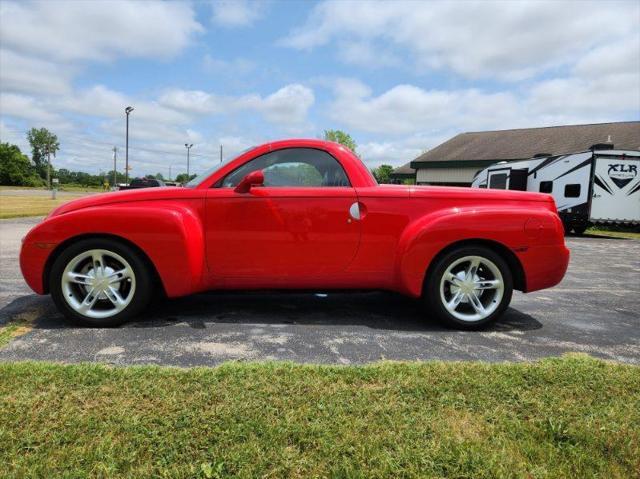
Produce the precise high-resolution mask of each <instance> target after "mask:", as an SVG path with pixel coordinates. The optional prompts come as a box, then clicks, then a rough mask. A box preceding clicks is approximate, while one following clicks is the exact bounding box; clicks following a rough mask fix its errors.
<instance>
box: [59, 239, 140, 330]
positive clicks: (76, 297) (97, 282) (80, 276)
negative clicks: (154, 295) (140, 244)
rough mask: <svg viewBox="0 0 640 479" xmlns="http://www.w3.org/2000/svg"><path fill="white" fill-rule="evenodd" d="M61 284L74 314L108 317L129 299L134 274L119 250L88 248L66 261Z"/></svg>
mask: <svg viewBox="0 0 640 479" xmlns="http://www.w3.org/2000/svg"><path fill="white" fill-rule="evenodd" d="M61 287H62V288H61V289H62V295H63V296H64V299H65V300H66V302H67V304H69V306H71V308H73V310H74V311H76V312H77V313H78V314H81V315H82V316H86V317H88V318H94V319H103V318H110V317H112V316H115V315H116V314H118V313H119V312H121V311H123V310H124V309H125V308H126V307H127V306H128V305H129V303H131V301H132V299H133V296H134V294H135V292H136V276H135V273H134V271H133V268H132V267H131V265H130V264H129V263H128V262H127V260H125V259H124V258H123V257H122V256H120V255H119V254H116V253H114V252H112V251H108V250H105V249H91V250H87V251H84V252H83V253H80V254H79V255H77V256H76V257H75V258H73V259H72V260H71V261H69V263H68V264H67V266H66V268H65V269H64V271H63V273H62V278H61Z"/></svg>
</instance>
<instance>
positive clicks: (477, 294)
mask: <svg viewBox="0 0 640 479" xmlns="http://www.w3.org/2000/svg"><path fill="white" fill-rule="evenodd" d="M504 288H505V286H504V279H503V277H502V273H500V269H499V268H498V267H497V266H496V265H495V264H494V263H493V262H492V261H490V260H488V259H487V258H483V257H482V256H465V257H463V258H459V259H457V260H455V261H454V262H453V263H451V264H450V265H449V266H448V267H447V268H446V269H445V272H444V274H443V275H442V278H441V280H440V300H441V301H442V304H443V306H444V307H445V309H446V310H447V311H448V312H449V313H450V314H451V315H452V316H453V317H455V318H456V319H459V320H460V321H466V322H475V321H481V320H483V319H485V318H487V317H488V316H490V315H491V314H492V313H493V312H495V310H496V309H497V308H498V306H499V305H500V301H501V300H502V297H503V295H504Z"/></svg>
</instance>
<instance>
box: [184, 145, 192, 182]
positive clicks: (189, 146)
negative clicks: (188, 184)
mask: <svg viewBox="0 0 640 479" xmlns="http://www.w3.org/2000/svg"><path fill="white" fill-rule="evenodd" d="M192 146H193V143H191V144H188V143H185V144H184V147H185V148H186V149H187V181H189V152H190V151H191V147H192Z"/></svg>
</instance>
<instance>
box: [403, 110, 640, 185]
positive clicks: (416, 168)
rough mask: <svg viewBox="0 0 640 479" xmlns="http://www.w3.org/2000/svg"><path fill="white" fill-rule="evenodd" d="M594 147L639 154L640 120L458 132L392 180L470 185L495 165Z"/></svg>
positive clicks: (424, 154)
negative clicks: (609, 145)
mask: <svg viewBox="0 0 640 479" xmlns="http://www.w3.org/2000/svg"><path fill="white" fill-rule="evenodd" d="M598 143H613V144H614V146H615V148H616V149H624V150H640V121H626V122H617V123H597V124H590V125H567V126H550V127H542V128H522V129H517V130H498V131H481V132H471V133H461V134H460V135H457V136H454V137H453V138H451V139H450V140H448V141H446V142H444V143H442V144H441V145H439V146H437V147H435V148H433V149H432V150H429V151H427V152H426V153H423V154H422V155H420V156H419V157H418V158H416V159H414V160H413V161H411V162H409V163H407V164H406V165H404V166H401V167H400V168H397V169H396V170H395V171H394V174H393V177H394V178H396V179H406V178H413V176H411V175H413V174H415V180H416V183H417V184H432V185H452V186H470V185H471V181H472V180H473V177H474V175H475V174H476V172H478V171H479V170H481V169H483V168H486V167H487V166H489V165H492V164H494V163H497V162H499V161H515V160H524V159H527V158H532V157H534V156H536V155H542V154H545V155H558V154H563V153H574V152H578V151H586V150H588V149H589V148H591V146H593V145H595V144H598ZM414 172H415V173H414Z"/></svg>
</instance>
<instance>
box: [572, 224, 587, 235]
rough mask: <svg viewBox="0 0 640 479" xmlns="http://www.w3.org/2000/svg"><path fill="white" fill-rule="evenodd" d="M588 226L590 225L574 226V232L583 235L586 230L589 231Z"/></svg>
mask: <svg viewBox="0 0 640 479" xmlns="http://www.w3.org/2000/svg"><path fill="white" fill-rule="evenodd" d="M587 226H588V225H580V226H574V227H573V232H574V233H575V234H577V235H578V236H582V235H583V234H584V232H585V231H587Z"/></svg>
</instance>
